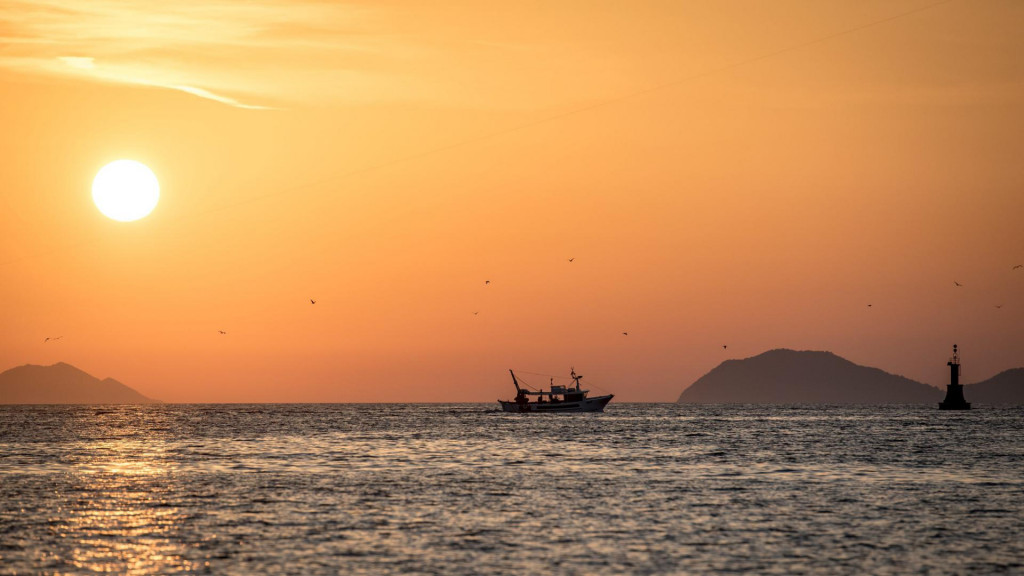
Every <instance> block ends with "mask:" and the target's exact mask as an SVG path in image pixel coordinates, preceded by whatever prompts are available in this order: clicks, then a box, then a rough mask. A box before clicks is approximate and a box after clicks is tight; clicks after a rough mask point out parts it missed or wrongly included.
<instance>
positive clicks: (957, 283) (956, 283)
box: [953, 280, 963, 287]
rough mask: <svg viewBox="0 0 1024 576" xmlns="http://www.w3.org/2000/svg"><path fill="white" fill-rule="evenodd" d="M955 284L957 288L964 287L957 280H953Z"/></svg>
mask: <svg viewBox="0 0 1024 576" xmlns="http://www.w3.org/2000/svg"><path fill="white" fill-rule="evenodd" d="M953 284H954V285H955V286H958V287H959V286H963V284H961V283H959V282H957V281H956V280H953Z"/></svg>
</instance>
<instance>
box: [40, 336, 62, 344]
mask: <svg viewBox="0 0 1024 576" xmlns="http://www.w3.org/2000/svg"><path fill="white" fill-rule="evenodd" d="M61 338H63V336H57V337H55V338H50V337H49V336H47V337H46V340H43V344H46V343H47V342H49V341H50V340H60V339H61Z"/></svg>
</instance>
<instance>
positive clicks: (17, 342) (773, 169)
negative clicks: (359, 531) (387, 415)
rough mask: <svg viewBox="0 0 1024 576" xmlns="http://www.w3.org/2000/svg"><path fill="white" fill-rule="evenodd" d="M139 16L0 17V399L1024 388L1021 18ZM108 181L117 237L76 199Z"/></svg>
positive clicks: (557, 9) (590, 11)
mask: <svg viewBox="0 0 1024 576" xmlns="http://www.w3.org/2000/svg"><path fill="white" fill-rule="evenodd" d="M152 6H155V5H153V4H152V3H149V2H139V3H137V4H133V3H131V2H115V1H112V0H104V1H90V0H75V1H74V2H70V1H67V2H64V1H53V2H31V3H22V2H0V94H2V102H3V105H2V106H0V126H2V130H0V157H2V158H3V160H2V170H0V370H2V369H6V368H10V367H13V366H16V365H20V364H25V363H34V364H51V363H54V362H58V361H65V362H68V363H71V364H74V365H75V366H78V367H80V368H82V369H84V370H86V371H88V372H90V373H92V374H94V375H96V376H98V377H100V378H103V377H108V376H110V377H114V378H116V379H118V380H121V381H122V382H125V383H126V384H128V385H130V386H133V387H134V388H136V389H138V390H139V391H140V392H142V393H144V394H147V395H149V396H152V397H156V398H159V399H162V400H165V401H185V402H189V401H197V402H219V401H230V402H245V401H284V402H298V401H342V402H344V401H493V400H495V399H496V398H499V397H501V398H507V397H511V396H512V395H513V393H512V390H511V388H512V386H511V381H510V378H509V376H508V372H507V370H508V369H509V368H513V369H516V370H517V371H519V372H522V373H523V376H524V378H525V379H526V381H527V382H530V383H532V384H538V385H539V384H546V383H547V378H546V377H543V376H531V375H529V374H526V373H527V372H534V373H539V374H558V375H568V372H569V368H570V366H575V367H576V369H577V371H579V372H580V373H581V374H583V375H584V376H585V378H584V384H587V383H588V382H589V383H592V384H596V385H598V386H600V387H601V389H604V390H608V391H611V392H614V393H615V394H616V399H617V400H621V401H672V400H674V399H675V398H676V397H677V396H678V395H679V393H680V391H681V390H682V389H683V388H685V387H686V386H687V385H689V384H690V383H692V382H693V381H694V380H695V379H697V378H698V377H700V376H701V375H703V374H704V373H706V372H707V371H708V370H710V369H712V368H714V367H715V366H716V365H718V364H719V363H720V362H721V361H723V360H726V359H729V358H742V357H747V356H752V355H755V354H758V353H760V352H763V351H765V350H768V349H772V348H781V347H786V348H795V349H812V350H830V351H832V352H835V353H836V354H839V355H841V356H844V357H846V358H848V359H850V360H852V361H854V362H857V363H861V364H867V365H871V366H876V367H879V368H882V369H884V370H886V371H889V372H894V373H898V374H903V375H905V376H908V377H910V378H914V379H918V380H921V381H924V382H927V383H931V384H935V385H942V384H945V383H946V379H947V377H948V370H947V368H946V366H945V362H946V360H947V356H948V355H949V353H950V349H951V346H952V344H953V343H957V344H959V345H960V347H961V350H962V360H963V370H964V380H965V381H967V382H972V381H977V380H981V379H984V378H988V377H989V376H991V375H993V374H995V373H997V372H1000V371H1002V370H1004V369H1007V368H1011V367H1017V366H1022V365H1024V268H1018V269H1016V270H1014V269H1013V266H1015V265H1017V264H1024V223H1022V221H1024V160H1022V152H1024V35H1022V34H1021V30H1024V3H1021V2H1018V1H1015V0H1007V1H978V2H974V1H971V2H968V1H960V0H953V1H949V2H940V3H938V4H936V3H935V2H933V1H928V0H906V1H892V0H885V1H856V2H854V1H851V2H820V1H816V0H814V1H811V0H809V1H805V2H798V1H777V2H751V1H742V2H739V1H737V2H730V1H720V0H715V1H708V2H686V1H673V2H629V3H626V2H592V1H587V2H568V1H554V2H543V3H500V4H499V3H493V2H430V3H422V2H408V3H402V2H350V3H319V2H310V3H302V2H295V1H288V2H283V1H281V2H231V3H218V2H216V1H215V2H210V1H208V0H203V1H194V2H180V3H175V5H174V6H171V7H162V6H161V7H158V8H156V9H154V8H153V7H152ZM119 158H130V159H134V160H138V161H140V162H143V163H145V164H147V165H148V166H149V167H150V168H152V169H153V171H154V172H155V173H156V175H157V177H158V179H159V181H160V185H161V200H160V204H159V205H158V206H157V208H156V210H155V211H154V212H153V213H152V214H151V215H150V216H149V217H147V218H144V219H142V220H138V221H136V222H131V223H120V222H115V221H113V220H110V219H108V218H106V217H104V216H103V215H102V214H101V213H100V212H99V211H98V210H97V209H96V207H95V206H94V205H93V203H92V198H91V190H90V186H91V183H92V179H93V177H94V176H95V174H96V172H97V171H98V170H99V169H100V168H101V167H102V166H104V165H105V164H107V163H108V162H111V161H113V160H116V159H119ZM570 258H573V259H574V260H573V261H572V262H570V261H569V259H570ZM485 281H490V283H489V284H485ZM954 282H959V283H960V284H962V286H959V287H958V286H956V285H955V284H954ZM311 298H312V299H316V301H317V302H316V304H315V305H314V304H311V303H310V299H311ZM869 305H870V306H869ZM997 306H1001V307H999V308H997ZM220 330H223V331H226V332H227V334H220V333H219V332H218V331H220ZM623 332H628V333H629V334H628V336H626V335H623ZM56 336H61V337H62V338H61V339H60V340H58V341H56V342H52V341H51V342H46V343H44V339H45V338H46V337H56ZM723 345H728V348H727V349H723Z"/></svg>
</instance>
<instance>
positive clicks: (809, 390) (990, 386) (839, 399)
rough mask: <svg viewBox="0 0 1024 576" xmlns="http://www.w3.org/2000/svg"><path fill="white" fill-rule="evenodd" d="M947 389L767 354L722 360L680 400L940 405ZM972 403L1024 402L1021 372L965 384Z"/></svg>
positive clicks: (829, 362) (822, 358)
mask: <svg viewBox="0 0 1024 576" xmlns="http://www.w3.org/2000/svg"><path fill="white" fill-rule="evenodd" d="M944 392H945V388H942V389H939V388H936V387H934V386H929V385H927V384H922V383H921V382H916V381H914V380H911V379H910V378H906V377H904V376H898V375H895V374H890V373H888V372H884V371H882V370H879V369H878V368H870V367H867V366H860V365H858V364H854V363H853V362H850V361H849V360H846V359H844V358H841V357H839V356H836V355H835V354H832V353H831V352H818V351H797V350H786V349H779V350H769V351H768V352H764V353H763V354H760V355H757V356H754V357H752V358H745V359H742V360H726V361H725V362H722V363H721V364H719V365H718V366H717V367H716V368H714V369H713V370H711V371H710V372H708V373H707V374H705V375H704V376H702V377H701V378H699V379H698V380H697V381H696V382H694V383H693V384H692V385H690V387H689V388H687V389H686V390H684V391H683V393H682V394H681V395H680V396H679V400H678V402H679V403H682V404H717V403H728V404H936V405H937V404H938V402H939V401H941V400H942V398H943V394H944ZM964 396H965V397H966V398H967V399H968V401H969V402H972V403H975V404H1022V403H1024V368H1016V369H1013V370H1007V371H1005V372H1002V373H1000V374H998V375H996V376H994V377H992V378H990V379H988V380H986V381H984V382H979V383H977V384H968V385H967V386H965V388H964Z"/></svg>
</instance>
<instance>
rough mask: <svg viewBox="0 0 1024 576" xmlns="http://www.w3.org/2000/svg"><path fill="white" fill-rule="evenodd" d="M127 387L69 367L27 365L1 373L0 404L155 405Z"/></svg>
mask: <svg viewBox="0 0 1024 576" xmlns="http://www.w3.org/2000/svg"><path fill="white" fill-rule="evenodd" d="M159 402H160V401H159V400H154V399H152V398H147V397H146V396H143V395H142V394H139V393H138V392H137V391H135V390H133V389H132V388H129V387H128V386H125V385H124V384H122V383H120V382H118V381H117V380H114V379H113V378H106V379H104V380H100V379H99V378H96V377H95V376H92V375H91V374H88V373H87V372H84V371H82V370H79V369H78V368H75V367H74V366H72V365H70V364H65V363H64V362H58V363H57V364H54V365H52V366H38V365H35V364H26V365H24V366H18V367H16V368H11V369H10V370H7V371H5V372H2V373H0V404H156V403H159Z"/></svg>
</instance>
